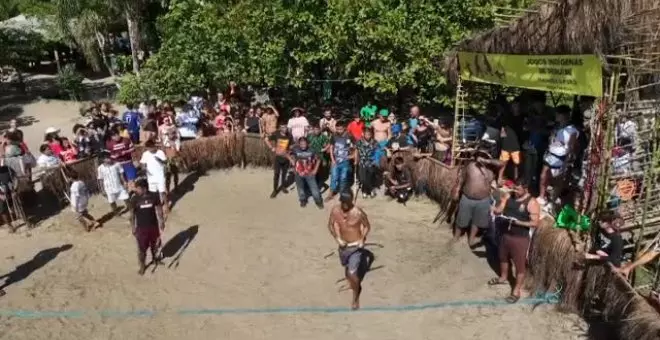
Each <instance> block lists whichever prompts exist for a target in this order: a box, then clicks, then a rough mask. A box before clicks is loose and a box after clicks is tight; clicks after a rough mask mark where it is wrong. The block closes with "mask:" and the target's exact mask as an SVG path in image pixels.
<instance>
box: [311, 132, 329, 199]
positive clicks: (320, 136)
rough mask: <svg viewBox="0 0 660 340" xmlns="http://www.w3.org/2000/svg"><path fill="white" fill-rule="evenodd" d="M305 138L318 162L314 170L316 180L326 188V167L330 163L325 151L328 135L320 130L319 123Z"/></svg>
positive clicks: (327, 146) (327, 145)
mask: <svg viewBox="0 0 660 340" xmlns="http://www.w3.org/2000/svg"><path fill="white" fill-rule="evenodd" d="M307 140H308V141H309V148H310V149H312V151H314V152H315V153H316V156H317V157H318V159H319V162H320V165H319V169H318V171H317V172H316V181H317V182H318V184H319V186H321V187H323V188H324V189H327V188H328V185H327V184H325V181H326V180H327V179H328V169H329V163H330V158H329V157H328V153H327V151H328V149H329V145H330V144H329V143H330V137H328V136H327V135H326V134H324V133H323V132H322V131H321V127H320V126H319V125H315V126H314V127H313V128H312V131H311V133H310V134H309V136H308V137H307Z"/></svg>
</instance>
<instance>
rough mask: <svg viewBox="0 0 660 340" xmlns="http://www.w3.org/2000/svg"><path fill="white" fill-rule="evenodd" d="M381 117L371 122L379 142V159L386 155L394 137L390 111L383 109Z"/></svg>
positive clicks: (375, 137) (380, 113)
mask: <svg viewBox="0 0 660 340" xmlns="http://www.w3.org/2000/svg"><path fill="white" fill-rule="evenodd" d="M378 115H379V117H378V118H377V119H376V120H374V121H373V122H371V127H372V128H373V130H374V139H375V140H376V142H377V143H378V146H379V148H378V152H377V154H376V158H377V159H379V160H380V159H382V158H383V157H384V156H385V155H386V150H385V149H386V147H387V144H388V143H389V141H390V138H392V123H391V122H390V121H389V120H388V119H387V116H388V115H389V111H387V109H381V110H380V112H379V113H378Z"/></svg>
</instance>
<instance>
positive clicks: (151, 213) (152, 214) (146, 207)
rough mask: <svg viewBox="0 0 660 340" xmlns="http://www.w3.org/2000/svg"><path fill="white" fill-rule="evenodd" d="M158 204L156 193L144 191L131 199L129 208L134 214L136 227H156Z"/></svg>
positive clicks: (158, 199)
mask: <svg viewBox="0 0 660 340" xmlns="http://www.w3.org/2000/svg"><path fill="white" fill-rule="evenodd" d="M159 205H160V197H159V196H158V194H157V193H154V192H146V193H144V194H142V195H135V196H133V198H132V199H131V208H132V209H133V212H134V214H135V221H136V226H137V228H158V217H157V216H156V207H157V206H159Z"/></svg>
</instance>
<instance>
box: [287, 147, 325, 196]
mask: <svg viewBox="0 0 660 340" xmlns="http://www.w3.org/2000/svg"><path fill="white" fill-rule="evenodd" d="M289 160H290V161H291V165H292V166H293V169H294V171H295V174H296V188H297V190H298V200H300V206H301V207H305V206H307V200H308V199H309V196H310V195H311V196H312V198H313V199H314V203H316V206H317V207H319V208H320V209H323V199H322V198H321V192H320V190H319V186H318V183H317V182H316V173H317V172H318V170H319V165H320V162H319V159H318V157H317V156H316V153H314V151H313V150H311V149H310V148H309V145H308V143H307V138H306V137H301V138H300V139H299V140H298V144H297V145H296V146H294V147H293V148H292V150H291V155H289Z"/></svg>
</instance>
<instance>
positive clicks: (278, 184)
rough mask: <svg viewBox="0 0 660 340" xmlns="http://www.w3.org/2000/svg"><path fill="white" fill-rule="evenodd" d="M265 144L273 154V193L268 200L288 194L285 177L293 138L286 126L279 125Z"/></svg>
mask: <svg viewBox="0 0 660 340" xmlns="http://www.w3.org/2000/svg"><path fill="white" fill-rule="evenodd" d="M266 144H267V145H268V147H269V148H270V149H271V150H272V151H273V153H275V159H274V160H273V192H272V193H271V194H270V198H275V197H277V194H278V193H280V191H281V192H283V193H285V194H286V193H288V190H287V189H286V176H287V173H288V171H289V163H290V161H289V158H288V154H289V149H290V148H291V147H292V146H293V137H291V134H290V133H289V131H288V130H287V126H286V125H284V124H281V125H280V128H279V130H278V131H277V132H275V133H274V134H272V135H271V136H270V137H268V138H266Z"/></svg>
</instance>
